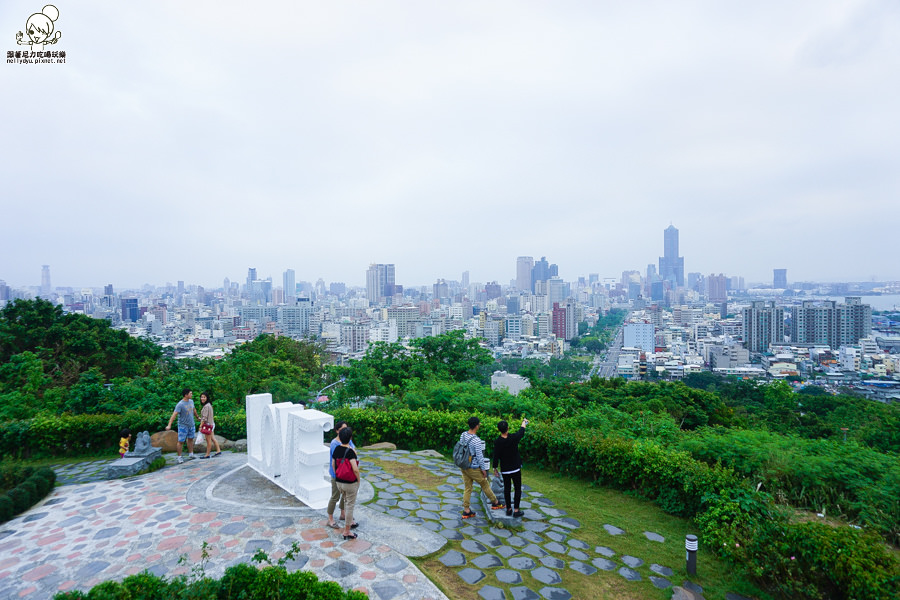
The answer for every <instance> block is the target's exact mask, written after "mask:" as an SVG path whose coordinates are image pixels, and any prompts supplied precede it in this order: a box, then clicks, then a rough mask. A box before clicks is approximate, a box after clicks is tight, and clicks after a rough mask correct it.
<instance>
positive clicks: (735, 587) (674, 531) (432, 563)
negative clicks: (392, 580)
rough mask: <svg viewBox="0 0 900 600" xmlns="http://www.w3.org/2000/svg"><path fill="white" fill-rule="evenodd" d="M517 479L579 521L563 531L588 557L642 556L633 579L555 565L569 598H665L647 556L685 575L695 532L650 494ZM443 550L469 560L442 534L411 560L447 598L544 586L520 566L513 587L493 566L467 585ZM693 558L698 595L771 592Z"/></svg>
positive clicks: (528, 476)
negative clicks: (607, 553)
mask: <svg viewBox="0 0 900 600" xmlns="http://www.w3.org/2000/svg"><path fill="white" fill-rule="evenodd" d="M379 464H381V465H382V466H383V467H384V468H385V470H389V471H390V472H391V473H394V474H396V475H397V476H398V477H403V475H401V474H400V471H399V470H396V469H395V468H389V467H388V465H391V466H392V467H395V466H396V467H412V468H416V467H413V466H412V465H402V464H401V465H393V463H389V462H383V463H379ZM418 470H419V471H422V470H423V469H418ZM523 480H524V481H523V483H525V484H526V485H528V486H530V487H531V488H532V489H534V490H535V491H538V492H541V493H542V494H544V496H546V497H547V498H549V499H551V500H553V502H554V503H555V504H556V508H560V509H563V510H565V511H566V512H567V513H568V516H570V517H572V518H574V519H577V520H578V521H579V522H580V523H581V527H580V528H579V529H576V530H574V531H573V532H572V535H571V536H570V537H574V538H577V539H579V540H582V541H584V542H586V543H587V544H589V545H590V550H589V551H588V554H590V555H591V556H593V555H594V552H593V550H594V548H595V547H596V546H607V547H609V548H611V549H613V550H614V551H615V552H616V556H615V557H613V560H615V561H616V562H617V563H619V564H620V565H621V556H623V555H626V554H628V555H631V556H636V557H638V558H641V559H643V560H644V564H643V565H641V566H640V567H638V568H637V569H635V570H636V571H637V572H638V573H640V575H641V577H642V581H640V582H630V581H626V580H625V579H624V578H623V577H622V576H620V575H619V574H618V573H617V572H616V571H599V570H598V571H597V572H596V573H594V574H592V575H581V574H580V573H577V572H575V571H573V570H572V569H570V568H568V566H566V567H565V568H563V569H560V570H559V571H558V572H559V573H560V575H562V578H563V583H562V584H560V587H564V588H565V589H567V590H568V591H569V592H570V593H571V594H572V597H573V598H597V599H603V598H617V599H619V598H621V599H624V600H645V599H648V598H650V599H659V600H664V599H668V598H670V597H671V596H672V590H671V588H670V589H668V590H658V589H656V587H654V586H653V584H652V583H651V582H650V576H651V575H655V573H653V572H652V571H650V565H651V564H653V563H657V564H660V565H663V566H666V567H669V568H671V569H672V571H673V572H674V573H673V575H672V576H671V577H668V579H669V581H671V582H672V584H673V585H681V584H682V582H683V581H684V580H685V579H687V574H686V572H685V550H684V537H685V535H686V534H688V533H696V531H695V530H694V527H693V526H692V524H691V522H690V521H689V520H687V519H682V518H679V517H675V516H672V515H668V514H666V513H664V512H663V511H662V510H661V509H660V508H659V507H657V506H656V505H655V504H653V503H652V502H650V501H647V500H644V499H641V498H636V497H634V496H631V495H629V494H626V493H623V492H620V491H616V490H610V489H606V488H600V487H593V486H590V485H589V484H587V483H585V482H583V481H580V480H576V479H570V478H567V477H562V476H560V475H558V474H556V473H552V472H549V471H543V470H538V469H532V468H526V469H525V471H524V473H523ZM417 485H419V484H417ZM526 496H527V494H526ZM604 524H610V525H615V526H616V527H619V528H621V529H624V530H625V531H626V533H625V534H624V535H619V536H613V535H610V534H609V533H607V531H606V530H605V529H604V528H603V525H604ZM644 531H652V532H654V533H658V534H660V535H662V536H663V537H665V538H666V540H665V542H662V543H660V542H652V541H650V540H648V539H647V538H646V537H645V536H644V535H643V532H644ZM448 550H456V551H458V552H461V553H462V554H464V555H465V556H466V559H467V560H468V561H470V562H471V559H473V558H475V556H477V555H476V554H472V553H470V552H466V551H465V550H463V549H462V546H461V545H460V542H457V541H450V542H448V544H447V545H446V546H444V547H443V548H441V549H440V550H439V551H438V552H436V553H435V554H433V555H431V556H426V557H422V558H414V559H412V560H413V562H414V563H415V564H416V565H417V566H418V567H419V568H420V569H421V570H422V571H423V572H424V573H425V574H426V575H427V576H428V577H429V578H430V579H431V580H432V581H433V582H434V583H435V585H437V586H438V587H439V588H440V589H441V590H442V591H443V592H444V593H445V594H446V595H447V596H448V597H449V598H451V599H453V600H480V598H481V597H480V596H479V595H478V590H480V589H481V588H482V587H483V586H484V585H485V584H489V585H493V586H496V587H500V588H503V589H505V590H507V595H508V596H509V593H508V590H509V588H510V587H515V585H526V586H528V587H530V588H531V589H533V590H539V589H541V588H542V587H544V584H542V583H540V582H538V581H537V580H535V579H533V578H532V577H531V575H530V574H529V573H526V572H520V573H521V575H522V583H519V584H515V585H513V586H510V585H505V584H500V583H499V582H498V581H497V580H496V578H495V577H494V576H493V572H494V571H495V569H485V570H484V572H485V573H486V574H487V577H486V578H485V579H484V580H482V581H480V582H478V583H477V584H475V585H469V584H467V583H465V582H464V581H463V580H462V579H461V578H460V577H459V575H458V574H457V572H458V569H456V568H448V567H445V566H444V565H443V564H442V563H441V562H440V561H439V560H438V559H439V558H440V557H441V556H443V555H444V553H446V552H447V551H448ZM550 555H551V556H554V557H555V558H558V559H560V560H563V561H564V562H565V563H566V564H567V565H568V563H569V562H571V561H573V560H574V559H573V558H572V557H571V556H568V555H565V554H556V553H550ZM501 560H502V559H501ZM504 562H505V561H504ZM535 563H536V564H537V565H538V566H540V561H539V560H537V559H535ZM697 563H698V566H697V575H696V576H694V577H692V578H691V580H692V581H694V582H695V583H697V584H699V585H701V586H703V589H704V596H705V597H706V598H724V597H725V594H726V593H727V592H736V593H739V594H742V595H745V596H748V597H756V598H761V599H766V600H768V599H770V598H771V597H770V596H769V595H767V594H765V593H763V592H762V591H761V590H759V589H758V588H757V587H755V586H754V585H752V584H751V583H749V582H747V581H745V580H744V578H743V577H742V576H741V574H739V573H735V569H734V567H733V566H731V565H729V564H728V563H725V562H723V561H720V560H719V559H717V558H716V557H714V556H712V555H710V554H709V553H708V552H703V551H702V550H701V552H700V554H698V561H697Z"/></svg>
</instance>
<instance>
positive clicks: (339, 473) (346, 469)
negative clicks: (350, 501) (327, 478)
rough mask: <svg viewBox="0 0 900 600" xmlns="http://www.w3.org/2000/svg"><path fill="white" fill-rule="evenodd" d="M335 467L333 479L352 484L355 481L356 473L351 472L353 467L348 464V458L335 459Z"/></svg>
mask: <svg viewBox="0 0 900 600" xmlns="http://www.w3.org/2000/svg"><path fill="white" fill-rule="evenodd" d="M334 460H336V461H337V467H336V468H335V470H334V478H335V479H339V480H340V481H343V482H348V483H354V482H355V481H356V473H354V472H353V465H352V464H350V459H349V458H336V459H334Z"/></svg>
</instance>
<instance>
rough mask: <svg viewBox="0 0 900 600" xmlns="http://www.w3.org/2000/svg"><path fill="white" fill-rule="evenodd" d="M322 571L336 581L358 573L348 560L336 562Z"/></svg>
mask: <svg viewBox="0 0 900 600" xmlns="http://www.w3.org/2000/svg"><path fill="white" fill-rule="evenodd" d="M322 570H323V571H325V572H326V573H328V574H329V575H330V576H332V577H334V578H335V579H340V578H342V577H347V576H348V575H353V574H354V573H356V571H357V568H356V566H355V565H353V564H352V563H349V562H347V561H346V560H336V561H334V562H333V563H331V564H330V565H328V566H327V567H325V568H324V569H322Z"/></svg>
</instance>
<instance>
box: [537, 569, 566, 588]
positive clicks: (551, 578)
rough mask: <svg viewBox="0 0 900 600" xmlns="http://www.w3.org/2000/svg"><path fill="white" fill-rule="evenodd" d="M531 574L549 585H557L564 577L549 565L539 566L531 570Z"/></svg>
mask: <svg viewBox="0 0 900 600" xmlns="http://www.w3.org/2000/svg"><path fill="white" fill-rule="evenodd" d="M531 576H532V577H534V578H535V579H537V580H538V581H540V582H541V583H545V584H547V585H556V584H557V583H561V582H562V577H560V576H559V573H557V572H556V571H553V570H551V569H548V568H547V567H538V568H537V569H535V570H533V571H532V572H531Z"/></svg>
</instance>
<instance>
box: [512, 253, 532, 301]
mask: <svg viewBox="0 0 900 600" xmlns="http://www.w3.org/2000/svg"><path fill="white" fill-rule="evenodd" d="M533 268H534V258H532V257H531V256H520V257H519V258H517V259H516V287H517V288H518V289H519V290H520V291H523V292H527V291H531V269H533Z"/></svg>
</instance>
